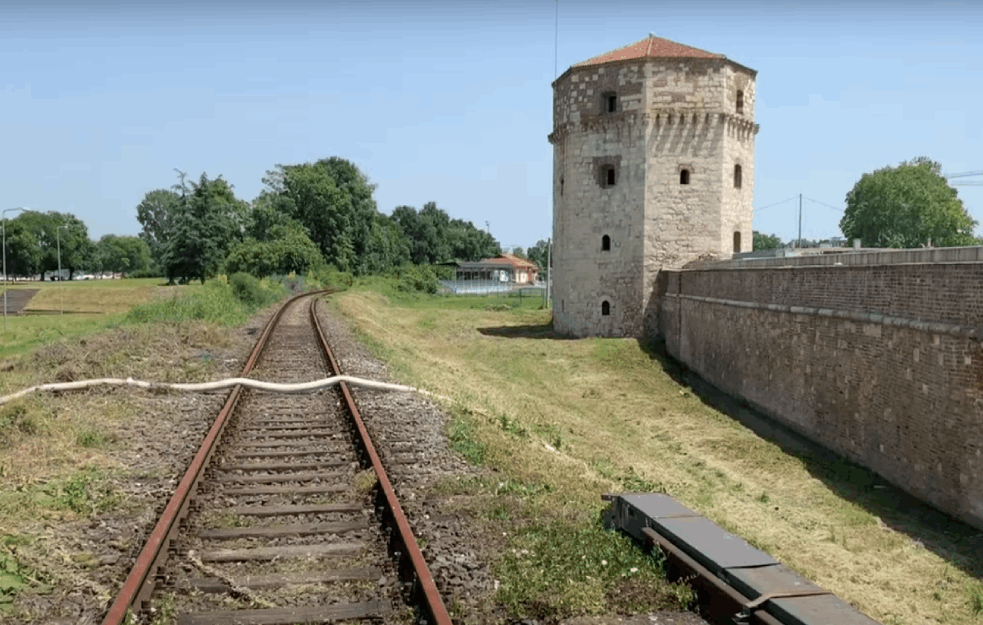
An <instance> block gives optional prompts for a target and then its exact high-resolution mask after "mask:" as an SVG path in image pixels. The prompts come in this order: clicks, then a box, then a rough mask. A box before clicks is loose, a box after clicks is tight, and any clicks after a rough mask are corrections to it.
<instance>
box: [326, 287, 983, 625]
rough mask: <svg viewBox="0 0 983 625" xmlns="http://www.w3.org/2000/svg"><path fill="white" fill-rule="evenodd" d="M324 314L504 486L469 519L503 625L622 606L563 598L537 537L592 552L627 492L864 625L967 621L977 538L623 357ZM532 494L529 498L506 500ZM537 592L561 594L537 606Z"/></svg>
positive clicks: (463, 314)
mask: <svg viewBox="0 0 983 625" xmlns="http://www.w3.org/2000/svg"><path fill="white" fill-rule="evenodd" d="M375 287H379V288H375ZM332 302H333V305H334V306H336V307H337V309H338V310H339V311H340V312H341V313H342V314H344V315H345V316H347V317H349V318H350V319H352V320H353V322H354V324H355V325H356V328H357V333H358V335H359V336H360V337H365V338H366V343H367V345H368V346H369V348H370V349H371V350H373V352H374V353H375V354H376V355H377V356H379V357H381V358H383V359H384V360H386V361H387V363H388V364H389V367H390V372H391V373H392V374H393V375H394V376H395V377H396V378H397V379H399V380H401V381H403V382H404V383H408V384H411V385H413V386H417V387H421V388H425V389H427V390H429V391H432V392H435V393H437V394H440V395H443V396H445V397H448V398H451V401H450V402H448V403H447V405H446V406H445V409H446V410H447V411H448V412H449V414H450V415H451V421H450V423H449V425H448V429H447V435H448V438H449V439H450V443H451V445H452V446H453V447H454V449H456V450H457V451H459V452H460V453H461V454H462V455H463V456H464V457H465V458H466V459H468V460H469V461H471V462H473V463H478V464H482V465H484V466H487V467H490V468H491V469H493V470H494V471H495V475H497V476H499V479H498V480H497V482H499V483H501V484H503V485H505V486H503V487H501V488H496V487H495V486H494V485H492V486H489V487H487V488H481V487H474V488H472V491H473V493H474V494H473V495H471V496H473V497H475V498H477V501H476V502H475V503H474V504H473V505H472V508H468V510H469V511H471V512H473V513H474V514H476V515H478V517H480V518H482V519H484V522H485V523H486V524H487V526H488V527H490V528H491V530H490V531H491V533H492V534H494V532H495V531H498V535H499V536H500V538H499V540H500V541H501V542H502V543H503V544H502V545H493V546H492V547H491V548H490V549H489V550H488V552H486V553H487V555H488V557H489V558H491V559H492V561H493V562H494V563H495V575H496V579H498V580H500V582H501V583H502V584H503V586H508V590H507V594H505V595H500V596H499V601H502V602H505V603H507V604H508V605H509V612H510V613H509V616H510V617H513V618H519V619H521V618H528V617H532V616H534V615H536V614H554V615H556V614H560V613H563V614H568V613H569V614H572V613H574V612H578V611H579V612H580V613H590V612H593V611H607V612H611V611H617V610H619V609H621V608H620V607H618V606H624V605H626V603H618V601H619V600H618V599H616V597H617V596H621V595H618V593H619V592H624V593H629V594H630V591H631V589H632V587H633V586H632V585H631V584H628V582H627V581H619V582H618V583H616V584H614V587H616V590H611V588H612V586H610V585H609V584H610V583H611V582H610V579H607V578H603V579H602V578H601V577H596V576H593V575H591V576H590V578H591V579H589V580H588V579H587V577H581V578H577V580H575V581H576V584H575V585H574V586H570V585H569V584H571V582H570V581H568V579H563V578H561V576H560V575H559V574H557V575H553V576H552V577H549V576H550V575H552V574H551V573H548V572H543V573H540V572H539V571H540V569H542V570H543V571H546V569H548V568H549V567H548V566H547V565H546V563H547V562H554V561H556V562H568V561H569V560H568V558H570V554H569V553H566V552H565V551H563V550H564V549H565V547H564V546H563V545H561V544H559V543H560V541H559V540H553V539H550V538H549V532H548V528H550V527H552V526H554V525H555V526H556V527H560V528H566V529H567V530H571V531H574V532H579V533H580V534H579V535H581V536H584V537H591V538H590V540H591V541H599V542H598V544H597V545H596V549H597V550H599V552H600V551H603V549H604V548H605V547H603V545H604V544H606V543H604V542H603V541H605V540H607V539H606V538H604V539H602V538H598V536H599V535H600V534H597V533H595V531H599V530H597V527H596V525H595V523H596V518H597V513H598V512H599V511H600V510H601V509H602V507H603V504H602V502H601V499H600V496H601V495H602V494H603V493H605V492H618V491H636V492H639V491H641V492H665V493H668V494H670V495H672V496H673V497H674V498H676V499H677V500H679V501H680V502H682V503H683V504H684V505H687V506H688V507H690V508H693V509H694V510H696V511H697V512H698V513H700V514H703V515H705V516H706V517H708V518H709V519H710V520H712V521H714V522H716V523H718V524H719V525H721V526H722V527H724V528H725V529H726V530H727V531H730V532H732V533H735V534H737V535H740V536H742V537H743V538H745V539H746V540H748V541H749V542H750V543H751V544H754V545H760V546H761V548H764V549H766V550H767V551H769V552H770V553H771V554H772V555H773V556H775V557H776V558H777V559H779V560H780V561H782V562H783V563H785V564H786V565H788V566H790V567H791V568H793V569H794V570H796V571H798V572H800V573H801V574H803V575H805V576H806V577H809V578H811V579H813V580H814V581H815V582H816V583H818V584H819V585H821V586H824V587H826V588H828V589H830V590H831V591H833V592H834V593H836V594H837V595H839V596H840V597H842V598H843V599H844V600H846V601H848V602H850V603H852V604H854V605H857V606H859V607H860V609H861V610H862V611H864V612H866V613H868V614H870V615H871V616H873V617H874V618H875V619H880V620H887V619H892V618H899V619H901V620H903V621H905V622H915V621H918V622H922V621H924V620H933V622H940V623H953V624H966V625H969V624H971V623H976V622H979V616H980V615H979V614H978V611H977V609H976V606H977V605H978V604H979V603H981V602H983V591H975V594H974V591H973V590H972V589H973V588H976V587H977V586H974V584H975V583H977V581H976V580H978V579H979V578H980V577H981V576H983V566H981V565H980V562H979V559H978V554H979V552H980V551H979V549H980V547H983V543H981V542H980V539H979V537H978V535H976V534H974V535H972V536H971V535H969V534H968V533H967V532H961V531H955V530H953V528H952V527H951V524H949V525H944V526H943V525H940V524H939V523H938V522H937V521H933V520H932V519H934V517H929V516H926V517H925V521H922V519H921V517H918V516H913V515H911V514H907V513H905V512H902V511H899V510H898V509H897V507H896V506H894V507H892V506H891V505H890V498H889V497H885V496H883V495H882V494H881V493H882V492H883V491H880V490H877V489H876V488H875V486H876V482H875V481H874V480H873V478H872V476H871V473H870V472H869V471H865V470H863V469H861V468H859V467H857V466H856V465H853V464H851V463H848V462H845V461H835V460H834V461H826V460H824V459H822V458H814V457H812V456H805V455H803V456H797V455H793V454H788V453H785V452H784V451H783V450H782V449H781V448H780V447H779V446H777V445H775V444H774V443H771V442H769V441H766V440H763V439H761V438H759V437H758V436H756V435H755V434H754V433H753V432H751V431H750V430H748V429H747V428H745V427H744V426H743V425H741V424H740V423H739V422H737V421H735V420H734V419H732V418H730V417H729V416H727V415H725V414H722V413H721V412H718V411H717V410H715V409H714V408H712V407H711V406H710V405H708V404H707V403H704V401H701V393H702V391H696V390H694V389H692V388H689V387H687V386H683V385H680V384H678V383H677V382H676V381H675V380H674V379H673V377H672V376H671V375H670V373H672V370H671V369H669V365H667V364H665V363H663V361H661V360H660V359H659V358H658V357H657V356H656V355H655V354H653V353H651V352H650V351H649V350H647V349H646V348H645V346H644V345H641V344H639V342H638V341H635V340H627V339H599V338H591V339H582V340H565V339H563V337H559V336H557V335H555V334H554V333H553V332H552V329H551V324H550V312H549V311H548V310H539V309H537V307H536V306H530V307H529V308H525V307H522V308H517V307H515V308H513V307H509V308H505V307H504V306H500V305H498V303H497V302H494V299H493V298H492V297H476V296H463V297H450V296H422V295H416V296H407V295H402V294H393V293H392V292H391V291H390V290H388V289H387V288H385V284H384V283H379V284H375V285H373V284H372V283H371V282H368V283H365V282H359V283H357V284H356V285H355V287H354V288H353V289H352V290H350V291H349V292H347V293H344V294H340V295H337V296H335V297H334V298H332ZM529 303H530V304H532V302H529ZM537 306H538V303H537ZM533 483H535V484H540V485H543V488H541V489H538V490H535V492H531V491H530V492H519V490H517V489H516V488H515V487H512V486H508V485H510V484H533ZM445 488H451V487H450V486H445ZM466 495H468V493H467V492H466V491H462V492H461V493H460V495H455V496H466ZM461 505H462V506H463V505H464V504H461ZM900 528H903V530H900ZM899 530H900V531H899ZM503 532H504V533H505V534H506V535H505V536H502V534H503ZM916 538H917V539H920V540H921V541H923V542H924V543H925V545H926V546H927V545H929V543H931V548H928V549H927V548H925V546H921V543H920V542H916V540H915V539H916ZM585 540H587V538H585ZM530 545H533V546H535V547H536V549H539V550H540V551H541V552H543V553H542V554H539V552H537V551H536V550H535V549H530ZM591 548H595V547H591ZM512 549H517V550H519V551H521V550H522V549H526V550H527V551H529V552H530V553H536V554H537V556H536V558H530V557H526V556H525V555H524V556H523V557H522V558H519V557H518V556H516V555H515V554H514V553H513V552H512V551H511V550H512ZM581 549H587V547H581ZM509 554H511V555H509ZM581 555H583V554H581ZM540 557H542V558H546V559H537V558H540ZM602 559H607V558H602ZM948 559H952V560H954V561H956V562H957V563H958V564H957V566H956V567H953V569H952V571H951V572H950V573H949V578H950V580H949V581H948V582H946V585H945V586H944V587H942V586H940V587H932V584H925V583H923V581H924V580H926V579H932V578H933V576H937V575H938V571H939V570H940V569H941V568H942V567H943V566H946V560H948ZM608 561H609V562H610V561H611V560H608ZM550 566H552V565H550ZM561 568H562V567H561ZM639 568H640V567H639ZM540 574H542V575H544V576H547V577H545V578H543V579H540V578H538V577H537V576H538V575H540ZM632 583H634V582H632ZM626 584H627V585H626ZM546 586H553V587H555V588H557V589H563V590H562V591H558V592H557V593H556V597H552V598H551V597H549V596H545V595H544V593H543V592H542V590H541V589H542V588H544V587H546ZM574 587H575V588H576V590H571V588H574ZM523 588H526V589H528V591H523V590H522V589H523ZM536 588H539V589H540V590H539V591H536V590H535V589H536ZM651 590H652V592H653V593H654V594H658V593H660V592H662V591H661V590H659V587H658V586H653V587H652V589H651ZM667 592H668V591H667ZM669 594H670V595H671V593H669ZM574 596H581V597H582V598H583V599H582V600H581V601H580V602H579V603H577V602H575V600H574ZM660 596H661V595H660ZM936 596H937V597H939V598H936ZM976 597H979V598H978V599H977V598H976ZM551 601H552V603H551ZM667 605H676V604H667ZM546 618H550V617H548V616H547V617H546Z"/></svg>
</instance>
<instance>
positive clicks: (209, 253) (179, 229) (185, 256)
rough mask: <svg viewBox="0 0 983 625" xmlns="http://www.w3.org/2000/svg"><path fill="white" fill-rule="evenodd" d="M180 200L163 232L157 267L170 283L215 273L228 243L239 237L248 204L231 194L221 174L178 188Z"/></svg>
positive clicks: (200, 277) (229, 245)
mask: <svg viewBox="0 0 983 625" xmlns="http://www.w3.org/2000/svg"><path fill="white" fill-rule="evenodd" d="M178 188H179V189H180V190H181V191H182V194H181V201H180V203H179V204H178V208H177V210H176V211H175V212H174V214H173V215H172V218H171V224H170V230H169V231H168V232H166V233H165V237H166V238H165V239H164V242H163V251H162V254H161V266H162V269H163V270H164V273H165V275H166V276H167V278H168V280H169V281H170V282H172V283H173V282H174V281H175V280H181V281H188V280H192V279H196V278H197V279H198V280H200V281H201V283H202V284H204V283H205V279H206V278H208V277H210V276H213V275H215V273H216V272H217V271H218V268H219V266H220V265H221V263H222V261H223V260H224V259H225V257H226V256H227V255H228V252H229V249H230V248H231V247H232V245H233V244H234V243H235V242H237V241H239V240H241V238H242V229H243V224H244V222H245V219H246V215H247V213H248V208H249V205H248V204H247V203H246V202H243V201H242V200H239V199H237V198H236V197H235V194H233V192H232V186H231V185H230V184H229V183H228V182H226V181H225V180H223V179H222V177H221V176H219V177H218V178H215V179H214V180H209V179H208V176H207V175H206V174H204V173H203V174H202V175H201V178H200V179H199V180H198V182H191V183H190V185H184V184H183V182H182V185H180V186H179V187H178Z"/></svg>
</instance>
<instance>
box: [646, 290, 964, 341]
mask: <svg viewBox="0 0 983 625" xmlns="http://www.w3.org/2000/svg"><path fill="white" fill-rule="evenodd" d="M665 296H666V297H675V298H678V299H685V300H691V301H694V302H703V303H707V304H720V305H723V306H733V307H736V308H751V309H755V310H768V311H771V312H783V313H790V314H793V315H810V316H815V317H831V318H836V319H846V320H848V321H856V322H857V323H877V324H881V325H887V326H895V327H898V328H907V329H909V330H918V331H921V332H934V333H936V334H948V335H951V336H958V337H964V338H970V339H976V340H983V327H972V326H961V325H956V324H952V323H939V322H929V321H919V320H917V319H910V318H905V317H893V316H891V315H881V314H878V313H861V312H853V311H849V310H836V309H833V308H814V307H810V306H784V305H782V304H762V303H760V302H748V301H741V300H732V299H720V298H717V297H704V296H702V295H685V294H680V293H671V292H669V293H666V294H665Z"/></svg>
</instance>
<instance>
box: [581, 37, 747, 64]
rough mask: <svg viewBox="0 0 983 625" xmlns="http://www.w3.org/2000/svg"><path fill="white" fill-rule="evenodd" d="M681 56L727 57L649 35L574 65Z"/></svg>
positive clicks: (698, 57) (702, 57) (700, 57)
mask: <svg viewBox="0 0 983 625" xmlns="http://www.w3.org/2000/svg"><path fill="white" fill-rule="evenodd" d="M680 57H686V58H697V59H726V58H727V57H726V56H724V55H723V54H716V53H714V52H707V51H706V50H700V49H699V48H693V47H690V46H684V45H683V44H681V43H676V42H675V41H669V40H668V39H662V38H661V37H656V36H655V35H649V36H648V37H646V38H645V39H642V40H641V41H636V42H635V43H633V44H631V45H627V46H625V47H623V48H618V49H617V50H612V51H610V52H605V53H604V54H601V55H598V56H595V57H594V58H591V59H587V60H586V61H582V62H580V63H577V64H575V65H574V67H584V66H587V65H600V64H602V63H610V62H611V61H625V60H628V59H644V58H680Z"/></svg>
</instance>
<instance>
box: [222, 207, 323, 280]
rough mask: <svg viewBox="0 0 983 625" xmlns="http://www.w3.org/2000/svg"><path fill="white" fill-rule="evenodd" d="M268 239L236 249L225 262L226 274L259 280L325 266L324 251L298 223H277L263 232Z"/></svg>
mask: <svg viewBox="0 0 983 625" xmlns="http://www.w3.org/2000/svg"><path fill="white" fill-rule="evenodd" d="M263 239H264V240H258V239H255V238H252V237H249V238H247V239H246V240H244V241H241V242H239V243H236V244H235V245H233V246H232V249H231V250H230V252H229V255H228V257H227V258H226V259H225V271H226V273H228V274H233V273H237V272H244V273H249V274H251V275H253V276H256V277H258V278H262V277H266V276H272V275H286V274H288V273H291V272H294V273H298V274H303V273H308V272H310V271H314V270H317V269H320V268H322V267H324V265H325V262H324V256H322V255H321V250H320V249H319V248H318V246H317V245H315V244H314V242H313V241H311V239H310V237H308V236H307V232H306V231H305V230H304V228H303V226H301V225H300V224H299V223H297V222H295V221H291V222H290V223H287V224H277V225H275V226H273V227H272V228H271V229H270V230H269V231H267V232H266V233H263Z"/></svg>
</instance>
